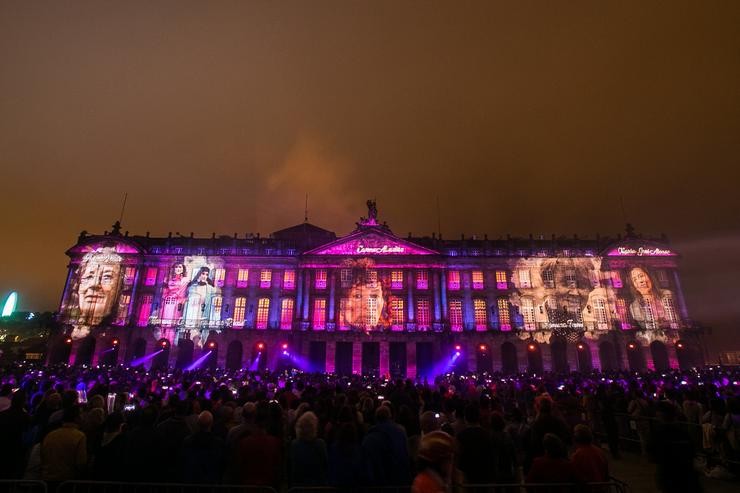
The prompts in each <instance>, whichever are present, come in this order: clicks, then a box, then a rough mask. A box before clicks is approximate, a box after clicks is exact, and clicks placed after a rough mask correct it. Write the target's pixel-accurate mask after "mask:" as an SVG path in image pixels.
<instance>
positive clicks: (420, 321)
mask: <svg viewBox="0 0 740 493" xmlns="http://www.w3.org/2000/svg"><path fill="white" fill-rule="evenodd" d="M429 313H430V312H429V300H427V299H420V300H416V327H417V328H418V329H419V330H429V326H430V318H431V317H430V316H429Z"/></svg>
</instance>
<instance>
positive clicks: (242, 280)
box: [236, 269, 249, 288]
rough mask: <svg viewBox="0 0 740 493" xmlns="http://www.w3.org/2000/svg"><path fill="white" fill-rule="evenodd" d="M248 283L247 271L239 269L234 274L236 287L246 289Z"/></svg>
mask: <svg viewBox="0 0 740 493" xmlns="http://www.w3.org/2000/svg"><path fill="white" fill-rule="evenodd" d="M248 282H249V269H239V271H238V272H237V274H236V287H237V288H246V287H247V283H248Z"/></svg>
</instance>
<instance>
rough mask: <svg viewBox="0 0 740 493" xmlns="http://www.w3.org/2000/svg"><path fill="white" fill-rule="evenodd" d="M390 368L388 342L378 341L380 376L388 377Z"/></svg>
mask: <svg viewBox="0 0 740 493" xmlns="http://www.w3.org/2000/svg"><path fill="white" fill-rule="evenodd" d="M389 366H390V348H389V344H388V341H380V376H381V377H383V376H385V375H388V374H389V373H390V372H389V370H388V369H389Z"/></svg>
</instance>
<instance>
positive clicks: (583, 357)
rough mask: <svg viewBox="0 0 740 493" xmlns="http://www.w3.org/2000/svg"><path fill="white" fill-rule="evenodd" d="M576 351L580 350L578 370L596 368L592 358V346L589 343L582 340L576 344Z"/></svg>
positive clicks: (583, 370)
mask: <svg viewBox="0 0 740 493" xmlns="http://www.w3.org/2000/svg"><path fill="white" fill-rule="evenodd" d="M576 351H577V352H578V371H582V372H585V371H592V370H593V369H594V363H593V360H592V358H591V348H590V347H589V345H588V344H586V343H585V342H583V341H581V342H579V343H578V344H576Z"/></svg>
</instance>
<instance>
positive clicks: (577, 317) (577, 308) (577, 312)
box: [568, 296, 583, 323]
mask: <svg viewBox="0 0 740 493" xmlns="http://www.w3.org/2000/svg"><path fill="white" fill-rule="evenodd" d="M568 314H569V315H570V317H571V318H572V319H573V320H574V321H575V322H579V323H580V322H583V312H582V311H581V300H580V299H579V298H577V297H575V296H571V297H569V298H568Z"/></svg>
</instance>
